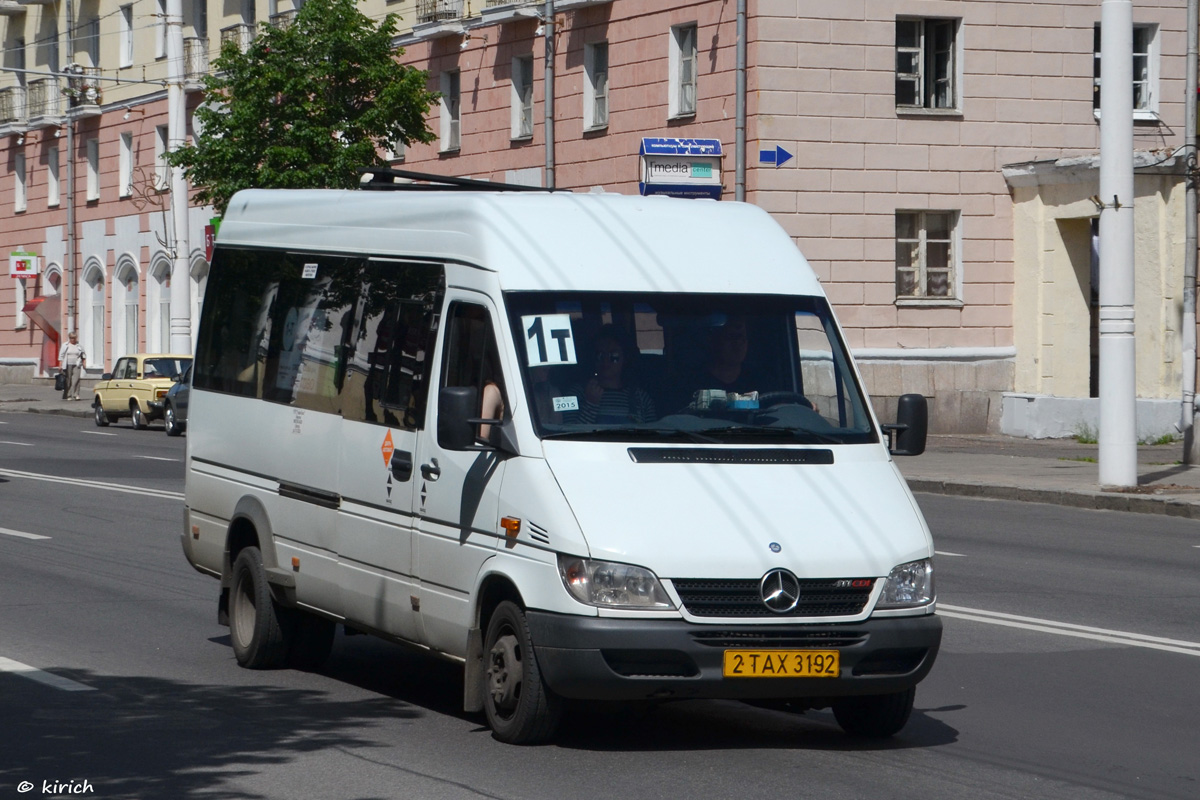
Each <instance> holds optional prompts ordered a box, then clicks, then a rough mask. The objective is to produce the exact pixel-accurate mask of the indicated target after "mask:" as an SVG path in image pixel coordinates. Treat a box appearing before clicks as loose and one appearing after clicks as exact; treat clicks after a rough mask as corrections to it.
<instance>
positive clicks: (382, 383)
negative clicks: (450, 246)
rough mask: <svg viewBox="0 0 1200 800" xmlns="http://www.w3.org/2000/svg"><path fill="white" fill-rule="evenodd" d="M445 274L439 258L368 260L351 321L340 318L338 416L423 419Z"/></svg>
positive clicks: (402, 421)
mask: <svg viewBox="0 0 1200 800" xmlns="http://www.w3.org/2000/svg"><path fill="white" fill-rule="evenodd" d="M444 285H445V278H444V272H443V270H442V267H441V266H440V265H434V264H404V263H397V262H389V261H371V262H370V263H368V265H367V267H366V269H365V272H364V275H363V281H362V292H361V295H360V296H359V298H358V299H357V303H356V304H355V305H354V306H353V307H352V308H349V309H347V312H346V313H347V314H353V315H354V316H355V317H356V318H357V320H358V321H357V323H356V324H355V325H353V326H351V325H349V324H345V325H343V326H342V335H343V337H345V338H344V340H343V342H342V344H341V349H340V352H339V353H338V359H337V362H338V365H339V371H340V372H339V376H338V386H339V388H340V390H341V395H342V416H343V417H345V418H346V419H349V420H356V421H359V422H376V423H379V424H381V425H389V426H394V427H402V428H407V429H409V430H416V429H418V428H421V427H423V426H424V424H425V407H426V405H427V403H426V399H427V398H428V396H429V372H430V356H431V355H432V353H433V343H434V341H435V337H436V335H437V328H438V314H439V312H440V310H441V305H442V294H443V291H444Z"/></svg>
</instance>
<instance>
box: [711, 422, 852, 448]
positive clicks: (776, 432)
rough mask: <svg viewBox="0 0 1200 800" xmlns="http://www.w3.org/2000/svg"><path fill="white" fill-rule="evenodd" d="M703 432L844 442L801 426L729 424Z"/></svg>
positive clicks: (717, 434)
mask: <svg viewBox="0 0 1200 800" xmlns="http://www.w3.org/2000/svg"><path fill="white" fill-rule="evenodd" d="M704 432H705V433H707V434H711V435H714V436H727V437H732V438H737V437H745V438H747V439H752V438H759V437H767V436H769V437H776V436H785V437H787V438H789V439H809V440H811V441H814V442H819V443H821V444H845V443H846V441H845V439H842V438H841V437H838V436H832V435H830V434H828V433H820V432H818V431H810V430H806V429H803V428H785V427H782V426H770V425H768V426H757V425H730V426H729V427H727V428H706V429H705V430H704Z"/></svg>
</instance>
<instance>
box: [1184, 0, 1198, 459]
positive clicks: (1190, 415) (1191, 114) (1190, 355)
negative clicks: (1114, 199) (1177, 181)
mask: <svg viewBox="0 0 1200 800" xmlns="http://www.w3.org/2000/svg"><path fill="white" fill-rule="evenodd" d="M1197 29H1200V0H1188V7H1187V68H1186V69H1187V80H1186V81H1185V82H1184V83H1185V88H1184V93H1185V97H1184V104H1183V131H1184V133H1183V147H1184V152H1185V153H1186V156H1185V159H1184V163H1186V164H1187V177H1186V179H1185V180H1186V184H1185V188H1186V202H1185V205H1184V219H1185V231H1186V232H1185V235H1184V239H1183V325H1182V326H1181V327H1182V328H1183V330H1182V331H1180V338H1181V343H1182V347H1181V350H1182V351H1183V352H1182V355H1183V359H1182V361H1183V364H1182V367H1183V399H1182V403H1181V406H1182V407H1181V408H1180V415H1179V430H1181V431H1183V463H1185V464H1195V463H1198V462H1200V448H1198V447H1197V441H1196V258H1197V254H1196V162H1197V158H1196V90H1197V85H1196V84H1197V71H1200V58H1198V56H1197Z"/></svg>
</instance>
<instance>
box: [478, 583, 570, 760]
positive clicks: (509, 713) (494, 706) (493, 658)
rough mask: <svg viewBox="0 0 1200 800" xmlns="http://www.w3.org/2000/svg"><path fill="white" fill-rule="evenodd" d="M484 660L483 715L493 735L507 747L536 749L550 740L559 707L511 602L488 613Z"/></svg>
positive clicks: (524, 624) (526, 626)
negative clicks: (530, 746)
mask: <svg viewBox="0 0 1200 800" xmlns="http://www.w3.org/2000/svg"><path fill="white" fill-rule="evenodd" d="M483 658H484V663H485V666H486V667H487V669H486V671H485V673H484V676H483V681H484V686H483V710H484V713H485V714H486V715H487V720H488V724H489V725H491V727H492V736H493V737H495V738H496V739H497V740H499V741H501V742H506V743H508V744H536V743H538V742H544V741H546V740H547V739H549V738H550V737H551V736H553V735H554V731H555V729H556V728H557V727H558V720H559V716H560V715H561V713H562V702H561V701H560V700H559V698H557V697H555V696H554V695H553V694H551V692H550V690H549V689H548V688H546V684H545V682H544V681H543V680H542V672H541V669H539V668H538V663H537V658H536V657H535V656H534V652H533V639H532V637H530V635H529V623H528V622H526V620H525V612H523V611H522V610H521V608H520V607H519V606H517V605H516V604H515V603H513V602H510V601H508V600H505V601H504V602H502V603H501V604H500V605H498V606H496V610H495V611H494V612H492V618H491V620H489V621H488V627H487V635H486V636H485V637H484V640H483Z"/></svg>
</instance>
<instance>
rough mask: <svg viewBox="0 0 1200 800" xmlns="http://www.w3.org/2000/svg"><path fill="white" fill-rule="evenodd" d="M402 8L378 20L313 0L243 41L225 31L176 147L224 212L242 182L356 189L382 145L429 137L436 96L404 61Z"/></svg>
mask: <svg viewBox="0 0 1200 800" xmlns="http://www.w3.org/2000/svg"><path fill="white" fill-rule="evenodd" d="M395 33H396V15H394V14H389V15H388V16H387V17H386V18H384V19H383V21H382V22H381V23H379V24H378V25H376V24H375V23H374V22H373V21H372V20H371V19H369V18H368V17H366V16H364V15H363V14H362V13H361V12H359V11H358V9H357V8H356V7H355V0H308V2H306V3H304V5H303V6H302V7H301V9H300V11H299V12H298V13H297V15H296V18H295V20H294V21H293V23H292V24H291V25H289V26H287V27H275V26H271V27H267V28H266V29H265V30H264V31H263V32H262V33H261V34H260V35H259V36H257V37H256V38H255V39H254V41H253V43H252V44H251V45H250V46H249V47H248V48H247V50H246V52H244V53H243V52H242V51H241V50H240V49H239V47H238V44H237V43H236V42H233V41H229V42H226V43H225V44H224V45H223V46H222V48H221V55H220V57H219V58H217V59H216V60H215V61H214V62H213V70H212V71H211V72H210V73H209V75H208V76H207V77H206V78H205V79H204V87H205V102H204V104H202V105H201V106H200V107H199V108H197V109H196V111H195V119H196V122H197V123H199V124H198V125H196V127H197V128H198V129H199V133H198V135H197V136H196V139H195V142H194V144H191V145H188V146H186V147H181V148H179V149H178V150H177V151H175V152H174V153H171V154H169V155H168V160H169V161H170V162H171V163H172V164H173V165H175V166H179V167H183V168H184V170H185V172H186V174H187V177H188V179H189V180H190V181H191V182H192V185H193V186H195V187H196V189H197V192H196V194H195V198H196V200H198V201H199V202H202V203H212V204H213V205H214V206H215V207H216V210H217V212H218V213H220V214H223V213H224V212H225V208H226V206H227V205H228V204H229V200H230V199H231V198H232V197H233V195H234V193H235V192H237V191H238V190H240V189H246V188H251V187H270V188H290V189H301V188H308V189H311V188H352V187H354V186H355V185H357V182H358V171H359V170H360V169H361V168H363V167H367V166H379V165H383V164H384V163H385V162H384V161H383V159H382V158H381V157H380V155H379V152H380V150H381V149H388V150H396V149H399V146H400V145H401V144H411V143H413V142H430V141H432V140H433V138H434V137H433V133H432V132H431V131H430V130H429V128H428V126H427V125H426V123H425V116H426V114H428V112H429V108H430V105H431V104H432V103H433V102H435V101H436V99H437V95H436V94H435V93H432V92H430V91H429V90H428V89H427V88H426V87H427V85H428V74H427V73H426V72H424V71H422V70H417V69H414V68H412V67H406V66H404V65H402V64H400V63H399V62H398V61H397V60H396V56H398V55H399V53H400V52H402V51H396V50H393V49H392V38H393V36H394V35H395Z"/></svg>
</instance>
